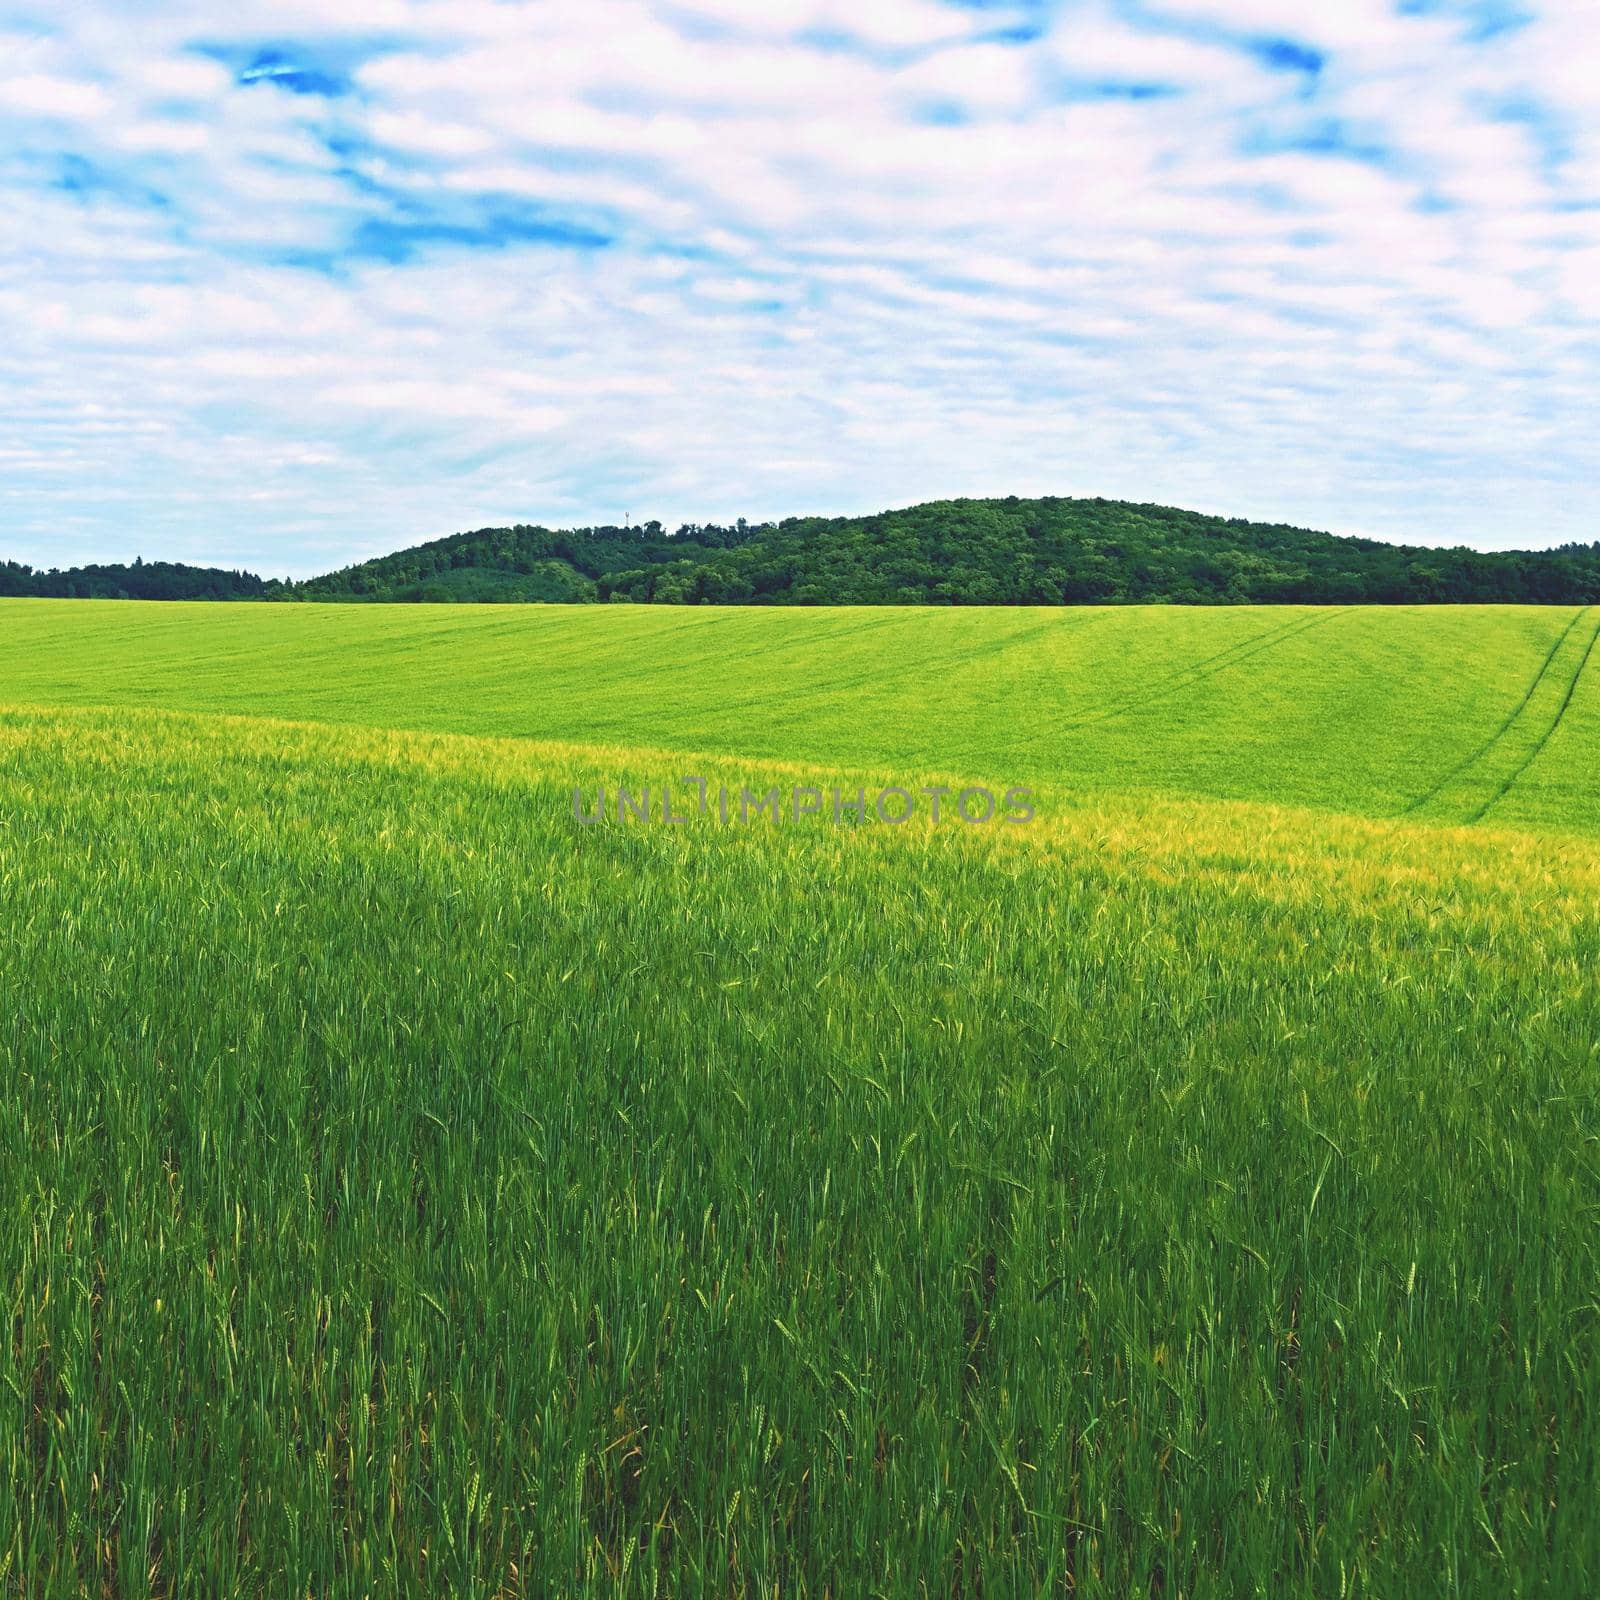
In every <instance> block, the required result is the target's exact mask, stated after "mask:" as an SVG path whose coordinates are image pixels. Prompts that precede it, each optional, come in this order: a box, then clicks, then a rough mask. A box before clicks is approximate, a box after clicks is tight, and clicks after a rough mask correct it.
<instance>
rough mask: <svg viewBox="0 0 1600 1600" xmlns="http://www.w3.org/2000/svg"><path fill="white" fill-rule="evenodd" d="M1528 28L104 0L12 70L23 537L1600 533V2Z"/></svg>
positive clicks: (109, 547)
mask: <svg viewBox="0 0 1600 1600" xmlns="http://www.w3.org/2000/svg"><path fill="white" fill-rule="evenodd" d="M1533 9H1534V10H1535V11H1536V12H1537V15H1536V16H1535V17H1534V19H1533V20H1532V21H1531V23H1530V24H1529V25H1528V26H1525V27H1521V28H1516V29H1511V30H1509V31H1505V32H1502V33H1500V34H1498V35H1495V36H1493V37H1479V36H1478V35H1477V34H1476V33H1475V32H1474V24H1473V18H1472V15H1469V8H1467V7H1465V6H1463V7H1460V8H1456V9H1454V10H1451V9H1441V10H1440V11H1439V12H1438V13H1437V14H1434V15H1431V16H1423V15H1416V14H1406V13H1402V12H1401V11H1400V9H1399V8H1398V7H1396V6H1392V5H1390V4H1389V3H1388V0H1342V3H1341V4H1339V5H1336V6H1326V7H1318V8H1309V7H1304V6H1301V5H1298V4H1292V3H1289V0H1161V4H1160V5H1159V6H1157V5H1155V4H1152V5H1150V6H1149V7H1147V8H1145V10H1144V11H1143V13H1142V20H1140V21H1137V22H1135V21H1130V20H1129V19H1128V16H1127V15H1126V14H1125V13H1124V12H1123V11H1121V10H1119V9H1118V8H1116V7H1114V6H1112V5H1111V4H1109V3H1099V0H1083V3H1081V4H1075V5H1074V6H1072V7H1069V8H1064V9H1061V10H1059V11H1056V12H1053V13H1051V18H1050V24H1049V26H1048V27H1045V28H1043V29H1042V31H1041V32H1040V35H1039V37H1037V38H1036V39H1033V40H1032V41H1031V42H1025V36H1024V35H1022V34H1019V33H1015V32H1011V33H1009V34H1007V35H1006V42H999V41H998V40H997V38H996V35H997V33H1004V32H1005V30H1007V29H1015V28H1016V27H1018V26H1019V25H1020V24H1022V23H1024V22H1025V21H1027V20H1028V19H1029V17H1030V15H1031V14H1032V13H1031V12H1030V11H1028V10H1024V9H1023V8H1020V7H1019V8H1018V9H1017V10H1015V11H1014V12H1007V11H1004V10H998V9H994V8H981V9H980V8H973V7H967V6H959V5H950V4H944V3H941V0H875V3H874V4H873V5H871V6H863V5H860V4H856V3H852V4H849V5H847V4H845V3H844V0H771V3H770V4H763V5H762V6H760V7H751V6H748V5H745V4H742V3H741V4H735V3H733V0H677V3H675V4H674V5H673V6H670V7H669V6H667V5H665V4H659V5H657V4H652V3H649V0H584V3H582V4H580V3H578V0H539V3H537V4H535V3H530V0H517V3H506V0H351V3H349V4H342V5H341V6H340V7H338V8H336V9H334V8H329V7H327V6H326V5H324V4H322V3H320V0H318V3H315V4H314V3H312V0H270V3H269V0H240V4H238V5H236V6H234V7H232V8H230V10H229V12H228V13H227V15H226V16H225V17H222V18H220V20H219V13H217V11H216V9H215V7H212V6H208V5H204V4H202V3H200V0H148V3H147V4H146V5H144V6H142V7H141V8H140V15H139V18H138V24H137V26H133V25H132V24H131V23H130V21H129V13H128V12H127V11H126V9H125V8H124V7H122V6H120V5H113V4H111V3H110V0H85V3H84V4H82V5H79V6H75V7H73V8H71V9H70V10H67V11H64V12H63V14H62V16H61V17H60V18H59V19H56V20H55V21H53V23H52V27H53V30H54V31H53V32H51V33H49V34H41V35H39V36H37V37H31V38H28V39H18V40H11V41H7V44H6V47H4V48H0V60H3V61H5V62H6V63H7V64H8V66H7V69H0V70H8V71H9V74H10V75H9V76H6V77H4V78H0V186H3V193H0V201H3V203H4V204H5V205H6V209H7V218H8V228H7V231H6V237H5V240H4V241H3V242H0V403H3V404H5V405H6V407H7V410H8V414H10V415H11V416H12V417H14V418H15V419H17V420H16V421H15V422H14V423H13V424H12V425H11V427H10V429H9V436H8V439H7V441H6V455H5V457H4V460H5V463H6V470H5V483H4V486H3V488H0V497H3V501H4V504H5V506H6V512H7V515H6V526H7V528H8V530H9V531H8V540H7V544H8V548H6V549H4V550H0V555H13V556H20V557H22V558H32V559H49V560H52V561H57V560H60V559H62V558H63V550H62V545H63V542H64V541H66V542H69V543H71V545H72V552H71V553H72V554H73V555H75V556H90V555H99V556H116V555H125V554H127V553H129V551H128V549H127V540H128V539H129V537H130V536H131V535H130V530H131V529H136V530H138V538H139V541H140V546H141V549H142V550H143V552H144V553H145V554H147V555H148V554H155V553H172V554H176V555H184V554H187V555H190V556H209V557H212V558H215V559H222V560H227V561H229V562H230V563H231V562H235V561H250V562H253V563H255V564H257V565H258V566H260V567H262V568H264V569H266V570H270V571H280V570H283V568H284V567H285V566H287V565H292V566H295V567H297V568H299V569H301V570H304V569H306V568H308V567H314V566H321V565H326V564H329V562H330V560H334V559H341V558H343V557H345V556H347V555H350V554H352V553H354V551H355V550H356V549H357V548H363V549H367V550H371V549H378V548H385V547H390V546H393V545H396V544H398V543H401V542H406V541H408V540H411V539H413V538H420V537H424V536H429V535H433V534H437V533H440V532H445V531H449V530H450V529H452V528H455V527H459V526H474V525H480V524H482V523H485V522H490V521H495V520H500V519H517V520H527V519H539V520H547V521H556V522H559V521H579V522H583V521H592V520H595V519H598V518H612V517H616V516H620V515H621V514H622V512H623V511H625V510H631V511H632V512H633V513H634V514H635V515H636V516H645V515H650V514H656V515H661V516H662V517H663V518H664V519H665V520H668V521H672V520H676V519H677V518H680V517H682V518H691V517H692V518H697V519H698V518H703V517H713V516H720V517H733V516H737V515H739V514H748V515H752V516H757V515H764V514H771V513H786V512H792V511H798V510H806V509H844V508H848V507H863V506H881V505H885V504H890V503H893V502H896V501H908V500H912V499H918V498H925V497H929V496H932V495H936V494H944V493H952V492H997V493H1007V492H1016V493H1026V492H1040V491H1050V492H1086V493H1105V494H1119V493H1120V494H1128V495H1131V496H1134V497H1137V498H1140V499H1166V500H1171V501H1176V502H1179V503H1193V504H1198V505H1201V506H1204V507H1207V508H1211V509H1218V510H1224V511H1229V512H1236V513H1240V514H1259V515H1269V516H1273V517H1284V518H1292V519H1294V520H1299V521H1303V522H1310V523H1318V524H1322V525H1335V526H1342V527H1362V528H1367V529H1372V530H1377V531H1385V532H1389V533H1393V534H1397V535H1399V534H1410V535H1413V536H1418V537H1439V538H1456V537H1459V536H1461V533H1462V531H1463V526H1464V525H1466V526H1469V527H1470V528H1471V529H1472V531H1474V532H1475V533H1476V534H1477V536H1479V537H1481V538H1484V539H1498V540H1501V541H1502V542H1510V543H1537V542H1541V541H1543V540H1553V539H1556V538H1560V537H1575V536H1580V535H1582V536H1587V537H1593V536H1595V532H1596V529H1595V520H1596V511H1597V510H1600V492H1597V491H1596V490H1595V489H1594V488H1593V487H1592V484H1591V473H1590V466H1589V458H1590V452H1591V441H1592V439H1593V438H1594V437H1595V435H1596V433H1597V431H1600V399H1597V398H1596V397H1597V396H1600V382H1597V381H1596V380H1597V379H1600V372H1597V370H1596V368H1597V366H1600V355H1597V350H1600V299H1597V296H1596V293H1595V290H1594V288H1593V285H1594V283H1595V282H1596V281H1600V266H1597V262H1600V256H1597V251H1600V222H1597V221H1596V220H1595V218H1596V214H1595V213H1594V212H1593V211H1592V210H1586V209H1584V207H1585V206H1586V205H1592V203H1593V202H1594V200H1595V199H1596V198H1600V182H1597V179H1600V112H1597V109H1596V105H1595V103H1594V99H1593V95H1592V90H1591V89H1590V88H1589V86H1590V85H1591V84H1592V83H1593V81H1594V74H1595V71H1596V70H1600V62H1597V53H1600V14H1596V13H1595V12H1594V11H1593V9H1592V8H1591V7H1589V6H1588V5H1587V4H1586V0H1585V3H1580V0H1545V3H1542V4H1538V5H1536V6H1534V7H1533ZM1475 14H1476V13H1475ZM1269 40H1283V41H1289V42H1291V43H1292V44H1294V45H1296V46H1299V47H1302V48H1303V49H1304V50H1310V51H1316V52H1320V53H1321V55H1322V58H1323V59H1322V64H1321V68H1320V70H1319V71H1316V72H1311V71H1309V70H1306V66H1307V65H1308V64H1309V60H1310V58H1304V57H1299V58H1295V57H1292V56H1281V53H1280V56H1281V59H1279V60H1278V61H1277V63H1276V64H1274V62H1273V61H1272V60H1271V59H1270V56H1271V52H1270V51H1264V49H1263V42H1264V41H1269ZM269 46H270V47H272V48H274V49H276V50H278V51H279V52H280V53H281V54H282V56H283V60H281V61H279V62H277V63H276V64H275V66H274V69H273V70H274V72H275V73H276V74H277V81H276V82H259V83H255V84H252V85H249V86H244V85H241V84H239V83H238V82H236V81H235V80H236V76H237V75H238V74H239V73H240V71H241V70H242V69H243V68H244V67H246V66H248V65H249V64H251V63H252V62H256V61H257V60H258V53H259V52H260V51H262V50H263V49H266V48H268V47H269ZM208 51H209V52H212V53H210V54H208V53H206V52H208ZM1294 59H1300V60H1301V61H1302V66H1301V67H1299V68H1296V67H1295V66H1294V65H1293V60H1294ZM224 62H227V63H229V65H224V64H223V63H224ZM346 83H348V84H349V85H350V87H351V90H352V92H349V93H344V94H326V93H322V92H318V91H319V90H329V89H336V88H338V87H339V86H340V85H341V84H346ZM296 88H299V89H301V90H303V91H305V92H299V93H296V92H292V91H293V90H294V89H296ZM1530 507H1536V508H1539V512H1540V514H1541V515H1542V516H1543V517H1544V518H1545V520H1543V521H1539V522H1537V523H1535V522H1532V521H1530V510H1529V508H1530ZM158 546H159V551H158Z"/></svg>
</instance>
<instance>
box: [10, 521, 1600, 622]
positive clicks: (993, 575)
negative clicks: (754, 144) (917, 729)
mask: <svg viewBox="0 0 1600 1600" xmlns="http://www.w3.org/2000/svg"><path fill="white" fill-rule="evenodd" d="M4 595H19V596H21V595H27V596H50V597H58V598H73V597H79V598H83V597H94V598H124V599H127V598H132V599H173V600H192V599H218V600H236V599H237V600H250V599H263V600H357V601H409V602H419V601H420V602H459V601H479V602H483V601H489V602H530V601H545V602H561V603H581V602H587V601H594V600H602V601H603V600H620V601H631V602H635V603H645V604H691V605H1082V604H1089V605H1103V604H1117V603H1142V602H1175V603H1180V604H1186V605H1230V604H1232V605H1237V604H1301V605H1316V604H1321V605H1361V604H1373V603H1377V604H1437V603H1442V602H1457V603H1469V602H1470V603H1484V604H1487V603H1505V604H1521V603H1535V604H1562V605H1587V604H1591V603H1594V602H1596V601H1600V544H1593V545H1569V546H1566V547H1563V548H1561V549H1558V550H1541V551H1497V552H1489V553H1485V552H1482V551H1476V550H1470V549H1466V548H1456V549H1448V550H1438V549H1421V548H1414V547H1410V546H1405V545H1394V544H1385V543H1383V542H1382V541H1379V540H1375V539H1350V538H1341V537H1337V536H1335V535H1333V534H1329V533H1317V532H1312V531H1309V530H1307V529H1304V528H1292V527H1285V526H1281V525H1277V524H1266V523H1254V522H1244V521H1240V520H1238V519H1236V518H1222V517H1208V516H1201V515H1200V514H1198V513H1196V512H1192V511H1179V510H1174V509H1172V508H1170V507H1165V506H1151V505H1131V504H1127V503H1124V502H1120V501H1114V500H1060V499H1042V500H1018V499H1016V498H1014V497H1013V498H1010V499H1003V500H945V501H935V502H931V503H929V504H927V505H920V506H913V507H910V508H909V509H907V510H902V511H886V512H883V513H882V514H880V515H877V516H870V517H831V518H825V517H795V518H790V519H788V520H786V521H784V522H781V523H765V524H761V525H751V524H748V523H746V522H744V521H743V520H741V521H740V522H739V523H737V524H736V525H735V526H733V527H717V526H700V525H685V526H684V527H682V528H679V529H678V531H677V532H676V533H670V534H669V533H668V532H667V531H666V530H665V529H663V528H662V526H661V525H660V524H659V523H656V522H648V523H644V524H642V525H640V526H637V527H627V528H616V527H599V528H578V529H571V530H565V531H561V530H552V529H549V528H540V527H530V526H522V525H519V526H517V527H510V528H481V529H478V530H476V531H475V532H471V533H457V534H452V535H450V536H449V537H447V538H442V539H434V540H430V541H429V542H427V543H426V544H421V545H417V546H415V547H413V548H411V549H407V550H401V551H398V552H396V553H395V554H393V555H387V556H380V557H377V558H375V559H373V560H370V561H364V562H361V563H359V564H358V565H356V566H352V567H346V568H344V569H342V570H341V571H338V572H333V573H328V574H326V575H324V576H322V577H318V578H311V579H308V580H306V581H303V582H279V581H278V580H277V579H273V580H271V581H269V582H265V583H264V582H262V580H261V579H259V578H257V577H255V576H254V575H252V574H250V573H227V572H220V571H216V570H212V569H202V568H193V567H182V566H176V565H173V564H170V563H153V564H148V565H146V564H143V563H135V564H134V565H133V566H128V567H123V566H115V567H94V568H81V569H75V570H72V571H67V572H59V571H54V570H52V571H50V572H35V571H33V570H32V569H31V568H28V567H23V566H19V565H17V564H16V563H0V596H4Z"/></svg>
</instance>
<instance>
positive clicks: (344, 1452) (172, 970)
mask: <svg viewBox="0 0 1600 1600" xmlns="http://www.w3.org/2000/svg"><path fill="white" fill-rule="evenodd" d="M1597 626H1600V613H1587V612H1580V613H1574V612H1572V611H1570V610H1568V611H1560V610H1551V611H1541V610H1531V609H1529V610H1523V609H1504V610H1502V609H1488V610H1482V611H1467V610H1444V609H1439V610H1433V611H1424V610H1419V611H1415V612H1395V611H1389V612H1385V611H1362V612H1310V611H1307V612H1296V611H1265V610H1262V611H1248V612H1247V611H1220V612H1205V613H1195V612H1180V611H1176V610H1170V609H1151V610H1146V611H1127V612H1095V613H1085V612H1066V613H1051V612H1005V613H1001V612H983V613H977V612H972V613H968V612H960V613H935V612H914V613H902V612H871V613H864V614H862V613H841V612H831V613H830V612H819V613H806V612H788V613H766V612H761V613H757V612H724V613H716V614H713V615H710V616H707V615H704V614H699V613H689V612H681V613H680V612H673V611H668V610H665V609H663V610H661V611H650V612H633V611H629V610H627V609H625V608H610V609H606V610H590V611H585V612H581V613H570V612H559V611H544V610H538V609H527V610H517V611H513V610H509V609H507V610H501V609H498V608H438V609H433V608H425V607H418V608H398V607H397V608H384V609H378V608H365V609H363V608H321V607H299V608H287V607H286V608H281V609H269V608H263V607H251V608H247V607H237V608H227V607H195V608H188V609H184V608H179V607H171V608H168V607H158V606H122V605H104V606H101V605H88V604H81V605H76V606H74V605H72V604H71V603H66V604H62V605H54V604H50V603H37V602H35V603H28V604H18V605H14V606H0V993H3V994H4V995H5V997H6V1002H7V1003H6V1007H5V1011H4V1013H3V1015H0V1057H3V1059H4V1063H5V1066H6V1071H7V1082H8V1091H7V1093H6V1094H5V1095H4V1096H3V1097H0V1285H3V1287H4V1290H5V1294H6V1300H7V1310H8V1338H7V1341H6V1343H5V1345H4V1348H3V1352H0V1378H3V1380H4V1381H3V1382H0V1463H3V1465H0V1472H3V1473H4V1489H3V1491H0V1593H15V1594H18V1595H26V1596H29V1597H30V1600H31V1597H33V1596H55V1595H78V1594H92V1595H117V1596H153V1595H169V1596H176V1595H187V1594H206V1595H213V1594H214V1595H258V1594H259V1595H277V1594H285V1595H290V1594H292V1595H313V1596H318V1597H322V1596H345V1595H352V1596H353V1595H364V1594H389V1593H407V1594H423V1593H427V1594H460V1595H469V1596H485V1597H488V1596H522V1595H528V1596H532V1595H554V1594H594V1595H613V1594H617V1595H650V1594H658V1595H689V1594H708V1595H752V1596H755V1595H760V1596H787V1595H812V1596H822V1595H829V1596H834V1597H839V1600H843V1597H847V1596H857V1595H916V1594H936V1595H958V1594H959V1595H977V1594H984V1595H990V1596H999V1595H1013V1594H1015V1595H1031V1594H1059V1595H1073V1596H1080V1595H1094V1596H1118V1597H1121V1596H1126V1595H1131V1594H1137V1595H1141V1596H1145V1595H1151V1596H1154V1595H1161V1596H1164V1597H1166V1600H1173V1597H1176V1596H1184V1597H1186V1600H1187V1597H1202V1596H1204V1597H1219V1600H1220V1597H1232V1596H1237V1595H1244V1594H1260V1595H1271V1596H1279V1595H1306V1596H1311V1595H1315V1596H1323V1595H1359V1596H1375V1597H1377V1596H1392V1595H1402V1594H1403V1595H1406V1596H1425V1595H1435V1594H1437V1595H1481V1594H1494V1595H1534V1594H1552V1595H1575V1594H1583V1593H1591V1592H1594V1591H1595V1589H1596V1588H1597V1586H1600V1519H1597V1518H1596V1517H1595V1515H1594V1511H1593V1486H1594V1483H1595V1482H1596V1478H1597V1474H1600V1384H1597V1380H1596V1378H1595V1376H1594V1374H1595V1372H1596V1370H1597V1369H1600V1302H1597V1298H1596V1285H1597V1283H1600V1236H1597V1234H1596V1230H1595V1217H1596V1215H1597V1209H1600V1161H1597V1158H1596V1150H1597V1149H1600V1093H1597V1072H1600V992H1597V988H1596V982H1595V976H1594V974H1595V970H1596V963H1597V959H1600V851H1597V849H1596V845H1595V834H1596V832H1597V831H1600V802H1597V801H1596V799H1595V795H1594V790H1595V781H1594V780H1595V775H1596V774H1597V772H1600V689H1597V687H1596V685H1597V683H1600V665H1597V664H1595V663H1593V662H1592V661H1591V660H1590V652H1591V651H1592V650H1593V646H1594V641H1595V632H1596V629H1597ZM691 759H692V768H691V765H690V760H691ZM684 770H693V771H695V772H697V773H700V774H701V775H703V776H705V777H706V778H707V779H708V781H710V782H711V783H712V784H713V785H715V784H719V783H727V784H729V785H731V786H744V785H750V786H753V787H763V788H764V787H765V786H767V785H769V784H770V785H776V786H780V787H788V786H790V785H792V784H796V783H801V782H809V781H813V780H815V781H817V782H822V783H827V784H833V783H835V782H843V783H847V784H849V785H851V786H853V785H855V784H856V783H860V784H862V785H863V786H865V787H867V788H868V789H869V790H871V789H872V788H874V787H876V786H879V785H881V784H884V783H905V782H907V781H909V780H915V779H919V778H924V777H930V776H935V775H946V776H950V777H952V778H956V779H961V780H970V781H972V782H980V783H982V782H987V783H990V784H993V785H997V786H1000V785H1004V784H1006V783H1011V782H1029V783H1031V784H1033V785H1034V786H1035V799H1036V805H1037V818H1036V820H1035V821H1034V822H1033V823H1031V824H1029V825H1027V826H1022V827H1003V826H998V825H997V826H991V827H978V828H973V827H966V826H961V825H959V824H958V825H955V826H943V825H942V826H939V827H933V826H931V825H929V824H928V823H927V821H926V820H924V819H922V818H919V819H917V820H916V821H913V822H912V823H909V824H906V825H904V826H902V827H898V828H896V827H888V826H884V825H881V824H876V823H870V822H869V823H867V824H865V825H862V826H849V825H844V826H835V825H833V824H832V823H831V822H827V821H824V820H813V821H810V822H801V823H794V822H784V823H779V824H774V823H771V822H768V821H759V822H758V821H752V822H751V823H749V824H742V825H733V824H730V825H728V826H724V825H722V824H721V823H719V822H718V821H717V820H716V819H715V817H705V818H701V817H695V818H693V819H692V820H691V821H690V822H689V823H688V824H687V825H684V826H681V827H666V826H662V825H659V824H651V825H643V824H632V823H618V822H615V821H612V822H610V823H607V824H605V825H601V826H595V827H584V826H582V825H580V824H578V823H577V822H576V821H575V820H574V817H573V810H572V792H573V789H574V788H575V787H577V788H579V789H582V790H584V791H586V792H588V793H591V794H592V793H593V791H594V789H595V788H597V787H599V786H601V785H608V786H609V785H615V784H616V783H617V782H619V781H622V780H629V781H632V782H635V783H642V782H644V781H649V780H655V781H659V780H661V779H663V778H673V777H676V776H678V775H679V773H680V772H681V771H684Z"/></svg>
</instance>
